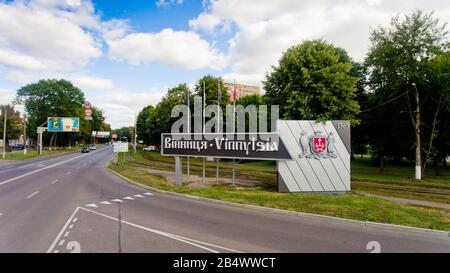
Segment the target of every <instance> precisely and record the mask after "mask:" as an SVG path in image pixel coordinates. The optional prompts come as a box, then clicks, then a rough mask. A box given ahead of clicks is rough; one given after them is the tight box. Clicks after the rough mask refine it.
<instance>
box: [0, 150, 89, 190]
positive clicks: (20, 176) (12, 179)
mask: <svg viewBox="0 0 450 273" xmlns="http://www.w3.org/2000/svg"><path fill="white" fill-rule="evenodd" d="M82 156H86V154H84V155H79V156H76V157H72V158H69V159H67V160H64V161H61V162H58V163H55V164H53V165H50V166H47V167H44V168H40V169H37V170H34V171H31V172H28V173H25V174H22V175H19V176H16V177H13V178H11V179H8V180H5V181H2V182H0V186H1V185H5V184H7V183H10V182H13V181H15V180H17V179H20V178H23V177H26V176H29V175H32V174H35V173H38V172H41V171H43V170H47V169H50V168H53V167H56V166H59V165H61V164H64V163H66V162H69V161H72V160H75V159H77V158H80V157H82Z"/></svg>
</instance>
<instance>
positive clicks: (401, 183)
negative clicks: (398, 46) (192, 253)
mask: <svg viewBox="0 0 450 273" xmlns="http://www.w3.org/2000/svg"><path fill="white" fill-rule="evenodd" d="M121 158H122V157H121ZM127 160H128V162H129V163H128V164H129V165H132V166H138V165H140V166H141V167H150V168H152V169H156V170H167V171H172V170H173V166H174V159H173V158H172V157H164V156H161V155H160V154H159V153H156V152H142V151H139V152H138V153H136V154H134V153H128V154H127ZM130 162H132V163H133V164H131V163H130ZM190 165H191V174H194V175H201V173H202V160H201V159H198V158H191V160H190ZM220 165H221V166H220V176H221V177H226V178H231V173H232V171H231V170H232V169H231V161H230V160H221V164H220ZM183 166H184V167H185V159H183ZM215 168H216V163H215V162H207V163H206V175H207V176H208V177H212V176H215V172H216V169H215ZM184 171H186V170H184ZM413 176H414V168H411V167H410V166H408V165H405V164H394V163H391V164H389V165H388V166H387V167H386V168H385V170H384V173H383V174H380V173H379V169H378V168H377V167H373V166H371V161H370V159H368V158H364V159H359V158H358V159H356V160H353V161H352V190H354V191H356V192H359V193H370V194H376V195H383V196H389V197H399V198H407V199H416V200H424V201H433V202H441V203H447V204H450V169H449V168H447V169H446V170H443V175H442V176H436V175H435V174H434V171H433V170H432V169H431V168H429V169H428V170H427V172H426V176H425V179H424V180H422V181H417V180H414V179H413V178H412V177H413ZM236 177H238V178H244V177H246V178H251V179H253V180H258V181H260V182H262V183H264V185H265V186H266V188H268V189H276V183H275V181H276V165H275V162H274V161H251V162H248V161H247V162H246V161H240V163H239V164H236Z"/></svg>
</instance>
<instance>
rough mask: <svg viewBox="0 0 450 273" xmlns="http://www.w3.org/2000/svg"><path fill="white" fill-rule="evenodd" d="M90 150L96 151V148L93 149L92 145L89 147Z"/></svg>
mask: <svg viewBox="0 0 450 273" xmlns="http://www.w3.org/2000/svg"><path fill="white" fill-rule="evenodd" d="M89 149H90V150H97V147H95V146H94V145H92V146H90V147H89Z"/></svg>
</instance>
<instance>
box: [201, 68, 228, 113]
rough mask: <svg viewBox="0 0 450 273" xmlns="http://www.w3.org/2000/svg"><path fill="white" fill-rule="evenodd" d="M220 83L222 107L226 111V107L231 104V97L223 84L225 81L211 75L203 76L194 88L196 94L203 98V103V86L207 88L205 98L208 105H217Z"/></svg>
mask: <svg viewBox="0 0 450 273" xmlns="http://www.w3.org/2000/svg"><path fill="white" fill-rule="evenodd" d="M219 82H220V96H221V102H220V107H221V108H222V109H225V107H226V105H228V104H230V95H229V94H228V92H227V88H226V87H225V86H224V84H223V79H222V78H220V77H214V76H212V75H210V74H208V75H206V76H203V77H202V78H201V79H199V80H198V81H197V83H196V84H195V88H194V94H195V95H197V96H199V97H201V98H202V101H203V86H205V96H206V104H207V105H217V102H218V94H219V92H218V87H219Z"/></svg>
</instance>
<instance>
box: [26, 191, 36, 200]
mask: <svg viewBox="0 0 450 273" xmlns="http://www.w3.org/2000/svg"><path fill="white" fill-rule="evenodd" d="M38 193H39V191H36V192H33V193H32V194H30V195H28V197H27V199H30V198H31V197H33V196H35V195H36V194H38Z"/></svg>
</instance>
